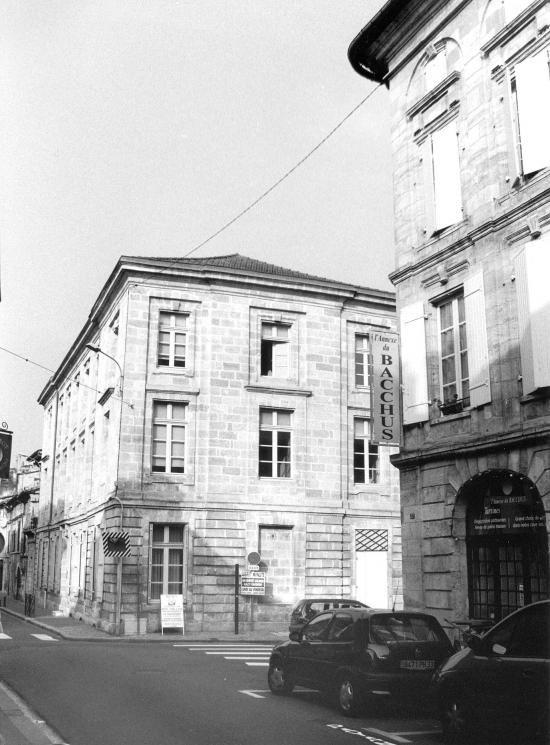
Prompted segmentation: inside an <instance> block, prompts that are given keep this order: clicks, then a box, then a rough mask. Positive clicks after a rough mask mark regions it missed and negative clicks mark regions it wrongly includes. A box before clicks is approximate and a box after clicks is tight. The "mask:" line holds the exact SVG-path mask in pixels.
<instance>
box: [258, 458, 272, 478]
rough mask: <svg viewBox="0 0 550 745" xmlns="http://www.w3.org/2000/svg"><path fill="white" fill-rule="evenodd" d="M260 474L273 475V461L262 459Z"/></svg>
mask: <svg viewBox="0 0 550 745" xmlns="http://www.w3.org/2000/svg"><path fill="white" fill-rule="evenodd" d="M259 474H260V476H273V466H272V464H271V461H262V460H260V467H259Z"/></svg>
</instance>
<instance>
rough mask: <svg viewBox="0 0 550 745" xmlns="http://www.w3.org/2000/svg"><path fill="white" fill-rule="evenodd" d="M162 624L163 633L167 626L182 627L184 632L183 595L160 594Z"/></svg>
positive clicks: (169, 627) (172, 627) (171, 627)
mask: <svg viewBox="0 0 550 745" xmlns="http://www.w3.org/2000/svg"><path fill="white" fill-rule="evenodd" d="M160 626H161V631H162V633H163V634H164V629H165V628H166V629H178V628H181V633H182V634H183V632H184V624H183V595H161V596H160Z"/></svg>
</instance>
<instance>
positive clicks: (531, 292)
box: [515, 237, 550, 394]
mask: <svg viewBox="0 0 550 745" xmlns="http://www.w3.org/2000/svg"><path fill="white" fill-rule="evenodd" d="M515 271H516V293H517V300H518V327H519V346H520V353H521V373H522V376H523V392H524V393H525V394H528V393H532V392H533V391H536V390H537V389H538V388H542V387H545V386H550V334H549V329H550V301H549V297H550V295H549V292H548V276H549V275H550V237H546V238H540V239H539V240H536V241H532V242H531V243H528V244H527V245H526V246H525V247H524V248H523V250H522V251H521V253H520V254H519V255H518V256H517V257H516V260H515Z"/></svg>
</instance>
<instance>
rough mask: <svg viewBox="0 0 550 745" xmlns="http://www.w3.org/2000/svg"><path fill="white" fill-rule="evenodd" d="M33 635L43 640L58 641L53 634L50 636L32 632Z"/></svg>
mask: <svg viewBox="0 0 550 745" xmlns="http://www.w3.org/2000/svg"><path fill="white" fill-rule="evenodd" d="M31 636H34V637H35V638H36V639H40V641H42V642H56V641H58V640H57V639H54V638H53V636H50V635H49V634H31Z"/></svg>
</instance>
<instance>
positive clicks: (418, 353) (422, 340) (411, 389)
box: [400, 301, 429, 424]
mask: <svg viewBox="0 0 550 745" xmlns="http://www.w3.org/2000/svg"><path fill="white" fill-rule="evenodd" d="M400 322H401V371H402V384H403V424H414V423H415V422H424V421H426V420H427V419H428V416H429V408H428V371H427V366H426V333H425V329H424V325H425V321H424V304H423V303H422V301H419V302H416V303H412V305H408V306H406V307H405V308H403V309H402V310H401V314H400Z"/></svg>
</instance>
